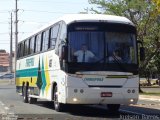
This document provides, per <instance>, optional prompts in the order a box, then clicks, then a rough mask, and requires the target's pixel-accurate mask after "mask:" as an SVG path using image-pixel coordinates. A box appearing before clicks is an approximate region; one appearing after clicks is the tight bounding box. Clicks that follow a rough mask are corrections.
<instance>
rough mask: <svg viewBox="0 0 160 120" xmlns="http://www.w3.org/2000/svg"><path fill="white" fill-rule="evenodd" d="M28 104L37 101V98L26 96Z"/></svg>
mask: <svg viewBox="0 0 160 120" xmlns="http://www.w3.org/2000/svg"><path fill="white" fill-rule="evenodd" d="M28 102H29V104H34V103H36V102H37V98H32V97H28Z"/></svg>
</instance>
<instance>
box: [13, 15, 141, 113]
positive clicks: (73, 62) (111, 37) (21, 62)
mask: <svg viewBox="0 0 160 120" xmlns="http://www.w3.org/2000/svg"><path fill="white" fill-rule="evenodd" d="M137 43H138V42H137V40H136V28H135V26H134V25H133V23H132V22H131V21H130V20H128V19H127V18H125V17H120V16H111V15H100V14H71V15H65V16H63V17H62V18H60V19H58V20H56V21H54V22H52V23H50V24H48V25H46V26H44V27H43V28H41V29H40V30H38V31H36V32H35V33H33V34H32V35H30V36H28V37H27V38H26V39H24V40H23V41H21V42H19V43H18V50H17V68H16V90H17V92H18V93H20V94H22V95H23V98H24V102H29V103H34V102H36V101H37V99H46V100H48V101H53V103H54V108H55V110H56V111H63V110H64V108H65V107H66V105H67V106H68V105H70V104H102V105H103V104H104V105H107V107H108V109H109V110H113V111H117V110H118V109H119V107H120V105H121V104H123V105H129V104H136V103H137V101H138V94H139V75H138V45H137ZM84 49H85V50H84ZM82 51H85V52H86V53H85V57H84V55H83V54H82ZM141 53H142V52H141ZM87 55H88V56H87ZM142 55H143V54H142ZM81 59H83V60H84V59H85V60H84V61H82V60H81Z"/></svg>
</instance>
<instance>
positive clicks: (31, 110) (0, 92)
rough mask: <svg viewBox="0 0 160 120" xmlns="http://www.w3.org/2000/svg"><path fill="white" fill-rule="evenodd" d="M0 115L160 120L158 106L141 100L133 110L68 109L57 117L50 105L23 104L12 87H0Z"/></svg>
mask: <svg viewBox="0 0 160 120" xmlns="http://www.w3.org/2000/svg"><path fill="white" fill-rule="evenodd" d="M0 112H1V114H2V115H3V116H1V117H3V118H5V117H10V118H13V117H15V118H16V117H17V118H18V119H19V120H23V119H29V120H33V119H36V120H45V119H46V120H52V119H54V120H113V119H114V120H120V119H121V120H127V119H130V120H131V119H133V118H134V119H141V120H142V119H143V120H160V103H159V102H158V101H153V100H152V101H150V100H145V99H144V100H140V101H139V102H138V104H137V105H134V106H121V108H120V112H118V113H116V114H112V113H109V111H107V108H106V107H105V106H71V107H69V109H68V110H67V111H65V112H62V113H58V112H56V111H54V110H53V103H52V102H49V103H48V102H45V101H38V102H37V103H36V104H27V103H23V102H22V97H21V96H19V95H18V94H17V93H16V92H15V86H14V85H0Z"/></svg>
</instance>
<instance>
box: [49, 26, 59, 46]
mask: <svg viewBox="0 0 160 120" xmlns="http://www.w3.org/2000/svg"><path fill="white" fill-rule="evenodd" d="M58 30H59V25H55V26H53V27H52V28H51V38H50V48H54V47H55V44H56V39H57V36H58Z"/></svg>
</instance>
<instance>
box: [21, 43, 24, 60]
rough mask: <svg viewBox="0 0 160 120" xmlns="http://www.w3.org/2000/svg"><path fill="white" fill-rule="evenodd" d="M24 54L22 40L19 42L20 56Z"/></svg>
mask: <svg viewBox="0 0 160 120" xmlns="http://www.w3.org/2000/svg"><path fill="white" fill-rule="evenodd" d="M23 55H24V42H21V43H20V56H21V57H23Z"/></svg>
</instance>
